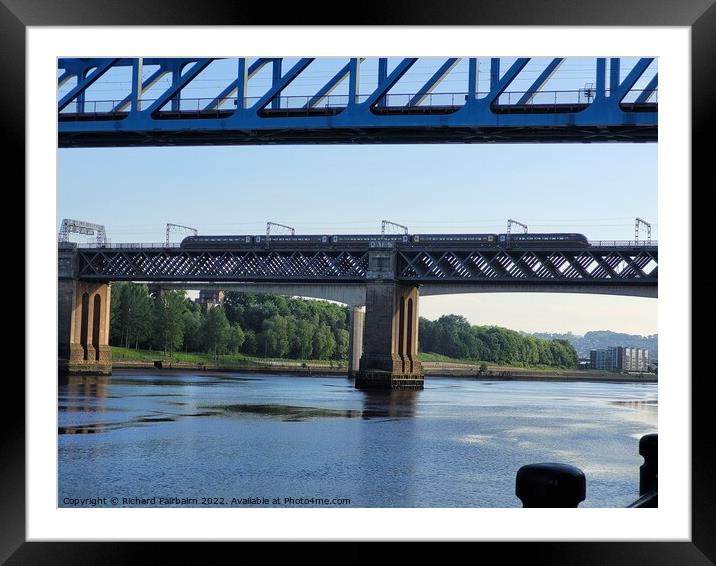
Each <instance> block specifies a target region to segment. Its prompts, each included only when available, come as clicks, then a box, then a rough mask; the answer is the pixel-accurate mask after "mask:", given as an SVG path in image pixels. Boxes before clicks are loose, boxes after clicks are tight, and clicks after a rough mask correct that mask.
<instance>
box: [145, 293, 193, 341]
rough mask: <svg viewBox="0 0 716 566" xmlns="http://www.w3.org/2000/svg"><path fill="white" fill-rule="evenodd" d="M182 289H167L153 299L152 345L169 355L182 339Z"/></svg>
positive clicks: (183, 307) (184, 309) (184, 306)
mask: <svg viewBox="0 0 716 566" xmlns="http://www.w3.org/2000/svg"><path fill="white" fill-rule="evenodd" d="M184 312H186V304H185V302H184V291H167V292H165V293H161V294H160V295H159V296H158V297H157V298H156V299H155V300H154V320H153V323H154V324H153V327H154V333H153V341H154V346H155V347H156V348H157V349H159V350H164V353H165V354H169V355H171V354H172V353H173V352H175V351H176V350H178V349H179V348H181V345H182V342H183V340H184V326H183V323H182V322H183V320H182V319H183V315H184Z"/></svg>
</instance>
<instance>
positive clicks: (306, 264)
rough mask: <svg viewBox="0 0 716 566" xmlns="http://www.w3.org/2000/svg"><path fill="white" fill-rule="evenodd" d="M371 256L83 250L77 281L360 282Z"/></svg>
mask: <svg viewBox="0 0 716 566" xmlns="http://www.w3.org/2000/svg"><path fill="white" fill-rule="evenodd" d="M367 269H368V253H367V252H350V251H314V252H301V251H273V250H272V251H266V252H260V251H247V252H236V251H221V250H218V251H200V250H198V251H191V252H187V251H179V250H174V249H165V250H156V249H146V250H133V249H126V250H116V249H81V250H79V277H80V278H81V279H101V280H106V281H122V280H126V281H235V282H242V281H243V282H248V281H341V282H351V281H361V280H363V279H364V278H365V276H366V271H367Z"/></svg>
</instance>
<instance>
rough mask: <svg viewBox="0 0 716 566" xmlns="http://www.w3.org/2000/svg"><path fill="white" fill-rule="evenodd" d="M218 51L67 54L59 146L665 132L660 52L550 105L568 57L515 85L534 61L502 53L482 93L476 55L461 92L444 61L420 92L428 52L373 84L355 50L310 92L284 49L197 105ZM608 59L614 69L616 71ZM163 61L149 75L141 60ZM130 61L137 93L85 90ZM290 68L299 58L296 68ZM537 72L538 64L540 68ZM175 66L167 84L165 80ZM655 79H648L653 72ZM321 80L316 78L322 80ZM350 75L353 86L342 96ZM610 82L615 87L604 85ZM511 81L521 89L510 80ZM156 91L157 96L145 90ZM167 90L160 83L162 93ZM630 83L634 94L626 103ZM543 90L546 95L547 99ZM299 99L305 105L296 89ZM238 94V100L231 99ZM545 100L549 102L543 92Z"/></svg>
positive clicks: (599, 64)
mask: <svg viewBox="0 0 716 566" xmlns="http://www.w3.org/2000/svg"><path fill="white" fill-rule="evenodd" d="M214 61H217V60H216V59H197V58H194V59H178V58H144V59H142V60H138V59H127V58H119V59H107V58H105V59H60V61H59V70H60V73H59V77H58V85H59V86H62V85H64V84H66V83H67V81H69V80H71V79H73V78H74V79H76V82H75V84H74V86H73V87H72V88H71V89H69V91H67V90H65V91H64V94H63V95H62V96H61V98H60V100H59V101H58V120H59V126H58V128H59V144H60V146H61V147H99V146H137V145H150V146H151V145H155V146H157V145H229V144H276V143H291V144H301V143H443V142H455V143H482V142H498V143H507V142H603V141H619V142H654V141H656V140H657V130H658V128H657V124H658V105H657V103H656V102H653V100H654V99H655V96H654V94H655V93H656V90H657V86H658V80H657V76H658V75H654V76H653V77H652V78H651V80H650V81H649V82H648V84H647V86H646V87H645V88H643V89H642V90H640V91H639V90H636V89H635V85H636V84H637V82H638V81H639V80H640V79H641V78H642V77H644V76H645V72H646V70H647V68H648V67H649V66H650V65H651V63H652V61H653V59H651V58H642V59H639V60H638V61H637V62H636V64H635V65H634V66H633V68H632V69H631V71H630V72H629V73H628V74H627V75H626V77H625V78H623V79H620V60H619V59H610V60H608V59H604V58H599V59H597V60H596V75H595V83H596V88H594V89H593V92H592V91H590V93H589V97H588V98H586V99H584V100H583V99H581V98H576V99H575V100H572V101H570V100H567V101H566V102H565V101H563V100H559V101H558V99H557V94H558V93H559V92H558V91H555V95H554V103H549V102H548V103H544V102H543V101H544V100H545V98H549V96H544V95H545V94H548V93H545V92H543V87H544V86H545V84H546V83H547V82H548V81H549V80H550V78H551V77H553V75H555V73H559V72H560V66H561V65H562V63H563V61H564V60H563V59H561V58H555V59H551V60H547V62H546V63H545V64H544V65H543V66H542V68H541V70H538V71H536V72H537V73H538V76H537V78H536V79H535V80H534V81H530V83H531V86H529V87H528V88H527V89H526V90H524V89H523V91H520V92H516V91H514V87H513V86H512V85H513V84H514V83H515V80H516V79H518V78H520V77H521V73H522V72H523V71H524V69H525V67H526V66H527V65H528V64H529V63H530V62H531V61H533V60H532V59H529V58H519V59H516V60H515V61H514V62H512V63H511V65H510V66H509V68H508V69H507V71H505V72H504V73H503V74H501V73H500V70H501V69H500V67H501V61H500V60H499V59H494V58H493V59H492V60H491V61H490V67H489V79H490V80H489V90H488V92H486V93H478V70H479V63H478V60H477V59H476V58H470V59H468V61H467V65H466V69H467V77H466V84H465V86H464V87H463V92H460V93H453V95H452V98H451V99H449V100H448V102H445V101H446V95H445V93H441V94H439V93H434V90H435V88H436V87H437V86H438V85H440V83H441V82H442V81H443V79H444V78H445V77H446V76H447V75H448V74H449V73H450V72H451V71H452V69H453V68H454V67H455V66H456V65H457V64H458V62H459V61H460V60H459V59H457V58H446V59H443V60H442V61H441V62H439V63H440V65H439V66H438V68H437V70H436V71H435V72H434V74H433V75H432V76H431V77H430V78H429V79H428V80H427V81H426V82H424V83H423V84H422V86H421V87H420V88H418V89H417V90H413V92H412V93H408V94H407V95H406V94H403V93H400V95H399V94H398V93H396V92H393V89H395V87H396V85H397V84H398V83H399V81H401V79H403V78H404V77H405V76H406V74H407V73H408V71H409V70H410V69H411V68H413V67H414V65H415V64H416V62H418V61H419V60H418V59H416V58H404V59H402V60H400V61H398V62H397V65H395V66H394V67H393V70H392V71H390V72H389V71H388V60H387V59H385V58H381V59H379V60H378V80H377V81H376V84H375V86H374V87H373V88H371V89H365V88H363V86H364V85H361V82H360V67H361V63H362V62H363V61H364V59H363V58H351V59H346V60H345V64H343V65H342V66H341V67H340V69H339V70H338V72H336V73H335V74H334V75H333V76H332V78H331V79H329V80H328V82H323V81H322V82H321V83H319V84H321V85H322V86H321V87H320V88H314V89H313V90H312V92H309V93H308V94H306V95H305V96H301V97H297V96H286V95H284V94H283V93H284V91H285V90H286V89H287V87H289V85H291V84H292V83H294V82H295V81H296V79H298V78H300V77H304V76H310V73H311V72H312V71H311V69H312V65H313V64H314V62H315V61H316V60H315V59H313V58H304V59H300V60H298V62H296V63H294V64H292V65H289V64H284V63H285V62H284V60H282V59H258V60H255V61H254V62H253V63H249V61H248V60H247V59H239V60H238V69H239V70H238V76H235V77H234V78H231V79H230V80H228V81H227V83H226V85H225V86H224V87H223V88H222V89H217V91H219V92H218V94H214V95H212V96H211V97H209V98H207V99H206V101H205V102H202V101H201V100H198V99H197V104H196V109H192V110H187V109H186V105H185V104H184V103H185V102H187V101H190V100H193V99H191V98H189V97H187V95H186V94H185V89H186V88H187V86H189V85H193V84H195V81H196V79H197V77H198V76H199V75H201V73H202V71H204V70H205V69H207V68H208V67H209V66H210V65H211V63H212V62H214ZM607 62H609V75H608V76H607ZM268 64H270V65H271V66H272V69H271V73H270V74H271V80H270V85H269V86H267V87H266V88H265V89H264V91H263V92H262V94H261V95H260V96H258V97H255V98H252V99H248V98H247V97H246V93H247V88H248V84H249V80H250V79H251V78H252V77H253V76H254V75H255V74H256V73H258V71H260V70H261V69H262V68H263V67H264V66H266V65H268ZM152 66H158V69H157V70H154V71H152V72H151V73H150V74H149V75H148V76H147V77H146V78H145V77H143V76H141V75H142V69H143V67H152ZM119 67H125V68H126V67H130V68H131V70H132V71H131V72H132V81H131V85H129V84H128V85H127V91H128V92H129V94H128V95H127V94H123V95H122V97H121V98H119V99H118V100H116V101H106V102H107V103H106V104H104V105H101V104H100V103H99V101H96V100H95V101H90V100H88V89H89V88H90V87H91V86H92V85H93V84H95V83H96V82H97V81H99V80H101V79H102V77H103V76H104V75H105V74H106V73H107V72H108V71H110V70H112V69H114V68H119ZM289 67H290V68H289ZM532 72H535V71H534V70H533V71H532ZM167 75H170V76H171V81H170V84H169V85H168V86H166V87H162V89H160V88H159V87H158V85H157V82H158V81H159V80H160V79H162V78H163V77H165V76H167ZM644 82H646V79H644ZM313 84H315V83H313ZM339 85H344V86H345V85H347V92H348V95H347V96H346V95H340V96H339V95H334V94H332V93H333V92H334V90H335V89H336V88H337V87H338V86H339ZM607 85H608V86H607ZM511 87H512V88H511ZM148 89H152V98H151V99H147V98H145V97H143V96H142V95H143V93H145V92H146V91H147V90H148ZM157 91H158V92H157ZM629 93H632V94H634V95H635V96H633V97H632V98H631V99H632V100H633V101H632V102H625V97H627V95H628V94H629ZM539 95H542V97H541V98H540V96H539ZM296 98H301V102H300V104H293V100H292V99H296ZM231 101H233V104H229V103H230V102H231ZM540 101H542V102H540Z"/></svg>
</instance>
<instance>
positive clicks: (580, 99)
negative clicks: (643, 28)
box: [57, 57, 659, 508]
mask: <svg viewBox="0 0 716 566" xmlns="http://www.w3.org/2000/svg"><path fill="white" fill-rule="evenodd" d="M57 76H58V78H57V81H58V94H57V98H58V112H59V114H58V145H59V150H58V185H57V191H58V193H57V194H58V209H57V214H58V215H57V230H58V262H59V263H58V275H59V282H58V285H59V286H58V370H59V374H60V381H59V389H58V506H59V507H136V506H146V507H183V506H189V507H201V506H209V507H281V508H285V507H296V506H298V507H372V508H385V507H401V508H413V507H431V508H448V507H519V506H525V507H578V506H585V507H629V506H633V507H644V506H646V507H656V506H657V505H658V497H657V483H656V477H657V461H658V458H657V443H658V426H657V424H658V423H657V412H658V398H659V396H658V373H659V372H658V367H659V350H658V327H657V301H658V299H657V296H658V249H659V248H658V222H657V210H658V206H657V143H656V142H657V133H658V98H659V89H658V59H657V58H629V57H610V58H598V57H593V58H587V57H559V58H557V57H553V58H505V57H474V58H469V57H468V58H460V57H453V58H437V57H432V58H431V57H419V58H394V57H376V58H373V57H354V58H341V57H333V58H331V57H317V58H288V57H282V58H216V59H214V58H121V57H117V58H103V59H98V58H89V57H88V58H60V59H59V60H58V69H57Z"/></svg>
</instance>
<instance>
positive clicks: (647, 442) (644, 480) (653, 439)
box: [639, 433, 659, 495]
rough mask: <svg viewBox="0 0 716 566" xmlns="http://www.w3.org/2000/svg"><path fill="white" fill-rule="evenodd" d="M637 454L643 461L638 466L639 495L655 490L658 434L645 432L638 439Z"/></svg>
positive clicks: (657, 465)
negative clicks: (639, 466)
mask: <svg viewBox="0 0 716 566" xmlns="http://www.w3.org/2000/svg"><path fill="white" fill-rule="evenodd" d="M639 454H641V455H642V456H643V457H644V463H643V464H642V465H641V468H639V495H644V494H645V493H649V492H650V491H653V492H656V491H657V486H658V472H659V435H658V434H656V433H654V434H645V435H644V436H642V437H641V439H640V440H639Z"/></svg>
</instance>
